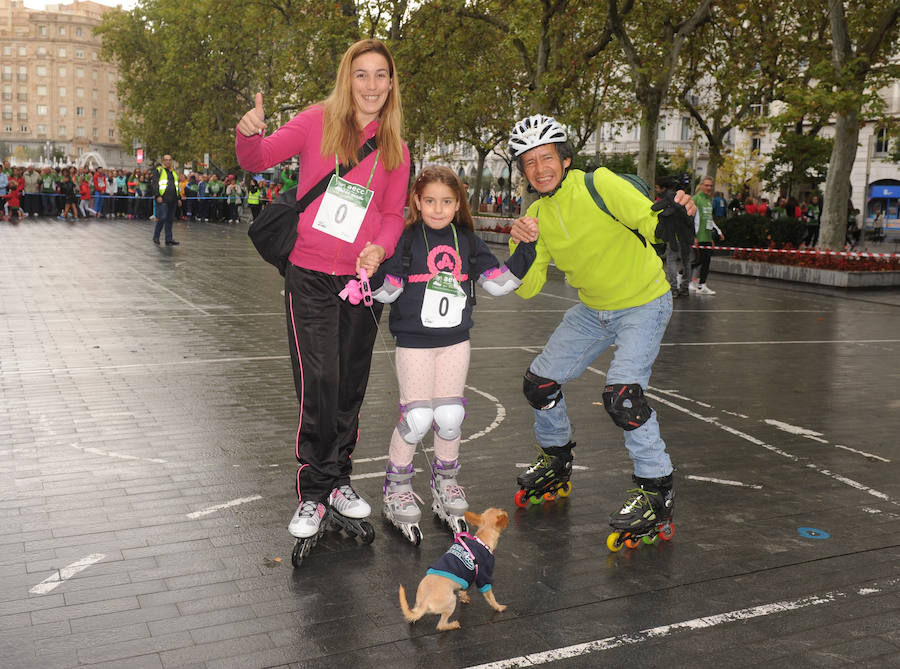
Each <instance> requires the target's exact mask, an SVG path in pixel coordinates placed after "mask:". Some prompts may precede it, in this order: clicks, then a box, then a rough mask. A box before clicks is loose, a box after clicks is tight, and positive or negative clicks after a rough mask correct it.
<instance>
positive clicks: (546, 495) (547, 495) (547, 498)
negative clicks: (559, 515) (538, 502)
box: [542, 492, 556, 502]
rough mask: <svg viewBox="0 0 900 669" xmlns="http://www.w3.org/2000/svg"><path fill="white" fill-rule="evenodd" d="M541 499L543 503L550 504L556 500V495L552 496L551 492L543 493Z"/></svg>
mask: <svg viewBox="0 0 900 669" xmlns="http://www.w3.org/2000/svg"><path fill="white" fill-rule="evenodd" d="M542 499H543V500H544V501H545V502H552V501H553V500H555V499H556V495H554V494H553V493H552V492H545V493H544V495H543V498H542Z"/></svg>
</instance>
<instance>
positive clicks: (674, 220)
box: [650, 190, 694, 243]
mask: <svg viewBox="0 0 900 669" xmlns="http://www.w3.org/2000/svg"><path fill="white" fill-rule="evenodd" d="M650 209H651V210H652V211H658V212H659V223H658V224H657V225H656V237H657V239H662V240H664V241H666V242H667V243H672V242H674V241H675V240H676V238H677V237H678V232H679V231H686V230H690V231H691V234H693V228H694V219H693V218H692V217H691V216H690V215H688V213H687V209H685V208H684V205H681V204H678V203H677V202H675V192H674V191H671V190H667V191H666V192H665V194H664V195H663V196H662V197H661V198H660V199H659V200H657V201H656V202H654V203H653V206H652V207H650Z"/></svg>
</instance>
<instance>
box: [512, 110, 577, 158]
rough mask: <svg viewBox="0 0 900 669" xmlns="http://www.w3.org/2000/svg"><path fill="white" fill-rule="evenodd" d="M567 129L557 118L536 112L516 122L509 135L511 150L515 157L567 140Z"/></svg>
mask: <svg viewBox="0 0 900 669" xmlns="http://www.w3.org/2000/svg"><path fill="white" fill-rule="evenodd" d="M566 139H567V137H566V131H565V130H564V129H563V127H562V126H561V125H560V124H559V121H557V120H556V119H555V118H553V117H551V116H544V115H543V114H535V115H534V116H528V117H526V118H523V119H522V120H521V121H519V122H518V123H516V125H515V127H513V130H512V132H511V133H510V135H509V152H510V153H511V154H512V155H513V158H518V157H520V156H521V155H522V154H523V153H525V152H526V151H530V150H531V149H533V148H534V147H536V146H542V145H544V144H556V143H557V142H565V141H566Z"/></svg>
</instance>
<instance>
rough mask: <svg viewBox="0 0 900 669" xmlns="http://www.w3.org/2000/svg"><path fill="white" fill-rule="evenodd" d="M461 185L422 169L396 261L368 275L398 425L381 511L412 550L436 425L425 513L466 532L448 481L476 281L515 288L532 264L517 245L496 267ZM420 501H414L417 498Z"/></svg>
mask: <svg viewBox="0 0 900 669" xmlns="http://www.w3.org/2000/svg"><path fill="white" fill-rule="evenodd" d="M473 230H474V226H473V223H472V215H471V214H470V213H469V205H468V202H467V200H466V197H465V193H464V190H463V185H462V183H461V182H460V180H459V178H458V177H457V176H456V174H455V173H454V172H453V171H452V170H450V169H448V168H446V167H429V168H425V169H424V170H422V172H421V173H419V176H418V177H417V178H416V181H415V183H414V184H413V191H412V193H411V195H410V199H409V212H408V214H407V216H406V227H405V230H404V232H403V235H402V236H401V237H400V241H399V242H398V243H397V247H396V249H395V250H394V255H393V256H391V258H389V259H388V260H386V261H385V262H384V263H383V264H382V265H381V268H380V269H379V271H378V274H376V276H375V277H373V279H372V287H373V297H374V298H375V299H376V300H378V301H379V302H385V303H388V302H390V303H393V304H392V306H391V316H390V328H391V334H392V335H393V336H394V338H395V339H396V342H397V353H396V365H397V380H398V381H399V385H400V421H399V422H398V423H397V427H396V429H395V430H394V433H393V435H392V437H391V445H390V452H389V455H390V460H389V462H388V466H387V472H386V474H385V481H384V513H385V515H386V516H387V518H388V519H389V520H390V521H391V522H392V523H393V524H394V525H395V526H397V527H398V528H399V529H400V530H401V531H402V532H403V534H404V535H405V536H406V537H407V538H408V539H409V540H410V541H412V542H413V543H414V544H418V543H419V541H420V540H421V536H422V535H421V532H420V531H419V527H418V522H419V519H420V517H421V512H420V510H419V507H418V505H417V504H416V497H417V496H416V495H415V493H413V489H412V485H411V483H410V481H411V479H412V476H413V465H412V460H413V455H414V454H415V450H416V444H418V443H419V442H420V441H421V440H422V439H423V438H424V437H425V435H426V434H427V433H428V431H429V430H430V429H432V428H433V429H434V460H433V464H432V476H431V491H432V496H433V498H434V503H433V506H432V509H433V510H434V512H435V513H436V514H437V515H438V516H439V517H440V518H441V519H442V520H444V521H445V522H446V523H447V524H448V525H449V526H450V527H451V529H453V531H454V532H456V531H465V530H466V526H465V521H464V520H463V514H465V512H466V509H467V508H468V503H467V502H466V498H465V495H464V493H463V491H462V488H460V487H459V485H458V484H457V481H456V474H457V472H458V471H459V464H458V458H457V456H458V454H459V441H460V427H461V425H462V421H463V418H464V417H465V413H466V412H465V398H464V397H463V389H464V387H465V383H466V374H467V372H468V370H469V330H470V329H471V328H472V325H473V323H472V306H473V304H474V294H473V291H474V285H473V282H474V281H475V278H474V277H477V281H478V283H479V285H481V286H482V287H483V288H484V289H485V290H486V291H487V292H488V293H490V294H491V295H505V294H507V293H509V292H512V291H513V290H515V289H516V288H517V287H518V286H519V285H520V284H521V281H520V278H521V277H523V276H525V273H526V272H527V271H528V268H529V267H530V266H531V263H532V262H533V261H534V256H535V247H534V243H533V242H532V243H522V244H519V245H518V246H517V247H516V251H515V253H514V254H513V255H512V256H511V257H510V258H509V260H507V261H506V265H505V266H503V267H500V263H499V262H498V260H497V258H496V257H494V254H493V253H491V251H490V250H489V249H488V247H487V245H486V244H485V243H484V241H482V240H481V239H480V238H479V237H477V236H475V233H474V232H473ZM419 501H421V498H420V499H419Z"/></svg>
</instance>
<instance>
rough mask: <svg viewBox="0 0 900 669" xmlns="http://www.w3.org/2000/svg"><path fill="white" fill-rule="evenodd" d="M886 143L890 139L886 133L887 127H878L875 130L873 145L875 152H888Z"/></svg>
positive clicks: (888, 142)
mask: <svg viewBox="0 0 900 669" xmlns="http://www.w3.org/2000/svg"><path fill="white" fill-rule="evenodd" d="M888 144H890V140H889V138H888V134H887V128H879V129H878V130H876V131H875V146H874V150H875V153H876V154H885V153H887V152H888Z"/></svg>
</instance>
